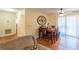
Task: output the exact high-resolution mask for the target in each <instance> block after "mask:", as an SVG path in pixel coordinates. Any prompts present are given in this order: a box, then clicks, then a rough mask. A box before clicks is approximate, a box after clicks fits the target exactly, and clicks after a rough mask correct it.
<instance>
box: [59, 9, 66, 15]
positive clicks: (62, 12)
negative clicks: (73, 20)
mask: <svg viewBox="0 0 79 59" xmlns="http://www.w3.org/2000/svg"><path fill="white" fill-rule="evenodd" d="M64 15H65V14H64V11H63V8H60V12H59V16H64Z"/></svg>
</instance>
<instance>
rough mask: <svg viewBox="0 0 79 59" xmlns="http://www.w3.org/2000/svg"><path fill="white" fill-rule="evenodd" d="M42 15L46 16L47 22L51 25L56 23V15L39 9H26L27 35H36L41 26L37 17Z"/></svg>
mask: <svg viewBox="0 0 79 59" xmlns="http://www.w3.org/2000/svg"><path fill="white" fill-rule="evenodd" d="M40 15H42V16H45V17H46V19H47V23H50V25H55V22H56V19H55V17H54V15H49V14H45V13H42V12H39V11H34V10H32V9H26V10H25V17H26V18H25V20H26V24H25V26H26V34H27V35H34V34H35V33H36V31H37V29H38V27H39V25H38V23H37V18H38V17H39V16H40Z"/></svg>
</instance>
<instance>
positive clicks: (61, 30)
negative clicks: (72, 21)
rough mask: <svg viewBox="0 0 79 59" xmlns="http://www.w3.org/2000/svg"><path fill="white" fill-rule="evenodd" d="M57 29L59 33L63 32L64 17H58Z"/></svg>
mask: <svg viewBox="0 0 79 59" xmlns="http://www.w3.org/2000/svg"><path fill="white" fill-rule="evenodd" d="M58 29H59V31H60V32H61V34H65V31H66V30H65V17H58Z"/></svg>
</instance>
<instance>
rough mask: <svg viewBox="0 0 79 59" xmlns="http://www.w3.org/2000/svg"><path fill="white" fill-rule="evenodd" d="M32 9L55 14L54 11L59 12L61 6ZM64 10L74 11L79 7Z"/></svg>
mask: <svg viewBox="0 0 79 59" xmlns="http://www.w3.org/2000/svg"><path fill="white" fill-rule="evenodd" d="M31 9H32V10H35V11H40V12H44V13H48V14H53V13H59V12H60V8H31ZM63 11H64V12H65V13H72V12H74V11H79V8H63Z"/></svg>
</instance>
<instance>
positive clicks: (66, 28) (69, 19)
mask: <svg viewBox="0 0 79 59" xmlns="http://www.w3.org/2000/svg"><path fill="white" fill-rule="evenodd" d="M76 25H77V16H75V15H68V16H63V17H58V29H59V31H60V33H61V34H62V33H63V34H66V35H69V36H75V37H76V36H77V35H76V34H77V32H76V31H77V29H76V27H77V26H76Z"/></svg>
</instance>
